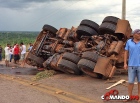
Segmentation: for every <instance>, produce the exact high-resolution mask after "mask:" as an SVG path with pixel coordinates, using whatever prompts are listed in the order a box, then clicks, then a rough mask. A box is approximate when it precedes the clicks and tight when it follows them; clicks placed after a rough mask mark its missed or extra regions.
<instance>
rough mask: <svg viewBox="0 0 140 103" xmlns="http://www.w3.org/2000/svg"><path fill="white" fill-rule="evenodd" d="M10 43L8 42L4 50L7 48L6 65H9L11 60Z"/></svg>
mask: <svg viewBox="0 0 140 103" xmlns="http://www.w3.org/2000/svg"><path fill="white" fill-rule="evenodd" d="M9 46H10V45H9V44H7V46H6V47H5V48H4V50H5V65H6V66H9V60H10V52H9V50H10V48H9Z"/></svg>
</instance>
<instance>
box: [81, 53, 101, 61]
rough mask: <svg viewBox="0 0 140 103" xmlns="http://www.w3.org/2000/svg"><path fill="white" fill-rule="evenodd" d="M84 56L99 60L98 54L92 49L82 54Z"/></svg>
mask: <svg viewBox="0 0 140 103" xmlns="http://www.w3.org/2000/svg"><path fill="white" fill-rule="evenodd" d="M82 58H84V59H88V60H91V61H93V62H97V59H98V54H97V53H95V52H92V51H87V52H84V53H83V54H82Z"/></svg>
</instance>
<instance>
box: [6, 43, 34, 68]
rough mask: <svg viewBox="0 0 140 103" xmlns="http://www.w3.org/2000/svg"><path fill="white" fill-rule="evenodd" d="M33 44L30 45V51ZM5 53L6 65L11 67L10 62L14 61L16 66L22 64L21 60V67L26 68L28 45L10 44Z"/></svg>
mask: <svg viewBox="0 0 140 103" xmlns="http://www.w3.org/2000/svg"><path fill="white" fill-rule="evenodd" d="M32 46H33V45H32V44H31V43H30V47H29V48H28V51H30V50H31V49H32ZM4 51H5V65H6V66H9V62H11V61H12V59H14V63H15V64H20V63H19V60H20V61H21V64H20V65H21V67H24V64H25V55H26V45H24V44H23V42H21V43H20V44H14V45H13V46H11V45H10V44H7V46H6V47H5V48H4Z"/></svg>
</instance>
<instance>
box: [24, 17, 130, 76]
mask: <svg viewBox="0 0 140 103" xmlns="http://www.w3.org/2000/svg"><path fill="white" fill-rule="evenodd" d="M131 31H132V29H131V26H130V24H129V21H127V20H121V19H119V18H117V17H113V16H107V17H105V18H104V20H103V21H102V24H101V25H98V24H97V23H95V22H93V21H91V20H87V19H84V20H82V21H81V23H80V25H79V26H78V27H77V28H75V27H72V28H71V29H68V28H60V29H59V30H57V29H56V28H54V27H52V26H50V25H44V26H43V28H42V31H41V32H40V34H39V35H38V37H37V38H36V41H35V43H34V45H33V48H32V50H31V51H30V52H29V53H28V55H27V57H26V63H27V64H29V65H32V66H36V67H38V68H40V67H43V68H46V69H48V70H59V71H62V72H65V73H69V74H76V75H80V74H81V73H83V72H84V73H85V74H87V75H89V76H92V77H96V78H111V77H112V76H113V75H114V72H115V70H116V69H121V68H122V67H123V52H124V45H125V43H126V40H127V39H128V38H130V35H131Z"/></svg>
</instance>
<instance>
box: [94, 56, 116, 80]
mask: <svg viewBox="0 0 140 103" xmlns="http://www.w3.org/2000/svg"><path fill="white" fill-rule="evenodd" d="M115 70H116V67H115V66H113V65H112V60H111V59H109V58H107V57H99V58H98V60H97V63H96V65H95V68H94V70H93V72H95V73H99V74H101V75H103V76H104V77H105V78H111V77H112V76H113V75H114V72H115Z"/></svg>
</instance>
